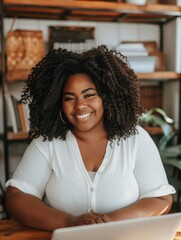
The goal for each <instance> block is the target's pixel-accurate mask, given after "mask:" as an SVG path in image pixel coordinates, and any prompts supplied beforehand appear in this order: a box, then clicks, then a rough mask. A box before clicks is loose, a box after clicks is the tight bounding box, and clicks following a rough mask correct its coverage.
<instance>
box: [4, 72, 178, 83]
mask: <svg viewBox="0 0 181 240" xmlns="http://www.w3.org/2000/svg"><path fill="white" fill-rule="evenodd" d="M136 75H137V76H138V78H139V79H140V80H145V81H170V80H180V79H181V74H180V73H176V72H172V71H160V72H153V73H136ZM6 81H7V82H13V81H26V79H13V80H12V79H10V78H7V79H6Z"/></svg>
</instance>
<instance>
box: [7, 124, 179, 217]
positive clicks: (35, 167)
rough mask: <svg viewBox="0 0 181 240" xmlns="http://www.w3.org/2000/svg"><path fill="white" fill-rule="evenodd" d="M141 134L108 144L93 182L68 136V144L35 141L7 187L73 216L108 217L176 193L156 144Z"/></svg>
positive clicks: (72, 140)
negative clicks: (92, 213) (145, 200)
mask: <svg viewBox="0 0 181 240" xmlns="http://www.w3.org/2000/svg"><path fill="white" fill-rule="evenodd" d="M137 129H138V132H139V133H138V134H136V135H133V136H130V137H129V138H127V139H125V140H124V139H121V140H120V142H118V140H114V141H113V142H112V143H110V142H108V144H107V148H106V153H105V156H104V159H103V161H102V164H101V166H100V167H99V169H98V171H97V172H96V173H95V174H94V175H95V176H92V177H90V175H89V174H90V173H88V171H87V170H86V168H85V165H84V163H83V160H82V157H81V153H80V150H79V147H78V144H77V141H76V139H75V137H74V135H73V134H72V133H71V132H70V131H69V132H68V133H67V136H66V141H63V140H60V139H53V140H52V141H43V139H42V137H39V138H37V139H34V140H33V141H32V142H31V143H30V145H29V146H28V148H27V149H26V151H25V153H24V156H23V158H22V160H21V162H20V164H19V165H18V167H17V169H16V171H15V172H14V175H13V177H12V179H10V180H9V181H8V182H7V183H6V186H10V185H11V186H14V187H17V188H19V189H20V190H21V191H23V192H25V193H29V194H32V195H34V196H36V197H38V198H40V199H44V200H45V202H46V203H47V204H48V205H49V206H51V207H53V208H56V209H60V210H63V211H66V212H68V213H71V214H74V215H80V214H83V213H85V212H89V211H92V210H93V211H95V212H101V213H108V212H111V211H114V210H117V209H120V208H123V207H126V206H128V205H130V204H132V203H134V202H136V201H137V200H138V199H141V198H147V197H159V196H163V195H167V194H173V193H175V189H174V188H173V187H172V186H170V185H169V184H168V181H167V177H166V174H165V170H164V168H163V165H162V161H161V159H160V156H159V153H158V150H157V148H156V146H155V144H154V142H153V140H152V139H151V137H150V136H149V134H148V133H147V132H146V131H145V130H144V129H142V128H141V127H139V126H138V127H137ZM93 157H94V153H92V158H93Z"/></svg>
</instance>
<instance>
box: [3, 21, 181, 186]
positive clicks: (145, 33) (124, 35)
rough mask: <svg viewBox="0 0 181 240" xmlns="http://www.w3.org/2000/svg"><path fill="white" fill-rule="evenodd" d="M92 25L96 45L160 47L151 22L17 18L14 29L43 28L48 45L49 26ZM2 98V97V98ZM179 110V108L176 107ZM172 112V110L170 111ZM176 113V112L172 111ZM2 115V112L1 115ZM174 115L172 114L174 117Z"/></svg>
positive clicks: (8, 27)
mask: <svg viewBox="0 0 181 240" xmlns="http://www.w3.org/2000/svg"><path fill="white" fill-rule="evenodd" d="M12 22H13V20H12V19H6V20H5V34H7V31H9V30H10V28H11V26H12ZM56 25H59V26H60V25H61V26H91V27H95V39H96V45H99V44H106V45H108V46H109V47H115V46H116V45H117V44H118V43H119V42H120V41H123V40H135V41H139V40H142V41H143V40H145V41H146V40H154V41H156V42H157V44H158V47H159V28H158V26H157V25H149V24H120V23H100V22H71V21H47V20H26V19H22V20H16V22H15V24H14V26H13V29H34V30H42V31H43V36H44V41H45V44H46V46H47V43H48V27H49V26H56ZM12 88H13V89H11V90H12V91H13V92H14V89H15V94H17V95H20V90H21V86H19V85H18V87H17V86H16V87H15V85H12ZM0 99H1V98H0ZM176 111H177V108H176ZM0 113H2V106H1V103H0ZM170 113H171V111H170ZM172 114H174V113H172ZM0 116H2V114H1V115H0ZM172 116H173V115H171V117H172ZM2 129H3V127H2V121H0V132H2ZM19 155H21V154H15V156H14V157H13V159H12V162H13V164H12V166H11V168H12V171H13V169H14V168H15V166H16V164H17V163H18V161H19V159H20V156H19ZM2 169H4V168H3V161H2V154H1V153H0V176H1V177H0V178H1V179H0V180H1V181H2V182H4V175H3V171H2Z"/></svg>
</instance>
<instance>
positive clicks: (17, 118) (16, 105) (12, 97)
mask: <svg viewBox="0 0 181 240" xmlns="http://www.w3.org/2000/svg"><path fill="white" fill-rule="evenodd" d="M11 99H12V103H13V107H14V113H15V118H16V124H17V128H18V131H22V127H21V121H20V116H19V111H18V104H19V100H18V99H17V98H15V97H14V96H13V95H11Z"/></svg>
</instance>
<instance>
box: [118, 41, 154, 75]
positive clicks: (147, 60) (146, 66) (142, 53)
mask: <svg viewBox="0 0 181 240" xmlns="http://www.w3.org/2000/svg"><path fill="white" fill-rule="evenodd" d="M115 49H116V51H118V52H120V53H121V54H123V55H124V56H126V57H127V60H128V62H129V64H130V66H131V68H132V69H133V70H134V71H135V72H137V73H145V72H147V73H148V72H154V71H155V67H156V57H155V56H150V55H149V51H148V49H147V48H146V47H145V45H144V43H141V42H135V43H131V42H128V43H124V42H123V43H120V44H119V45H118V46H117V47H116V48H115Z"/></svg>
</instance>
